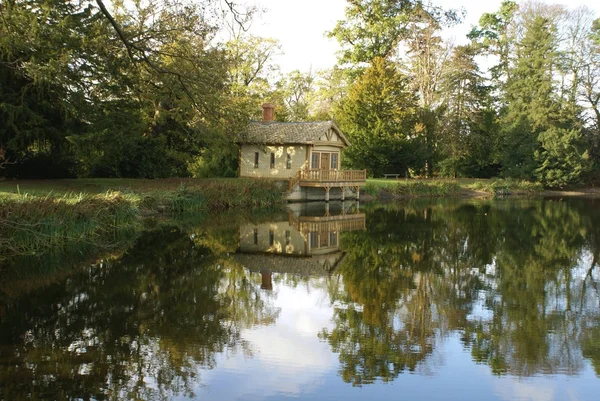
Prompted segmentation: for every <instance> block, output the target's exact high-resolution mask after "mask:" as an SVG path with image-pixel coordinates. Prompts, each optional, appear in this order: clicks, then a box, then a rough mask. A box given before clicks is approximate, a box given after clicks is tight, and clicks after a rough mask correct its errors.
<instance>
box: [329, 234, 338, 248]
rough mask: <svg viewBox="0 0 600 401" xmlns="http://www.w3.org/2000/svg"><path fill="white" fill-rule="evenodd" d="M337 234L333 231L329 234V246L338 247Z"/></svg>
mask: <svg viewBox="0 0 600 401" xmlns="http://www.w3.org/2000/svg"><path fill="white" fill-rule="evenodd" d="M337 238H338V236H337V233H336V232H335V231H332V232H330V233H329V246H336V245H337Z"/></svg>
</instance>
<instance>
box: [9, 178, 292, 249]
mask: <svg viewBox="0 0 600 401" xmlns="http://www.w3.org/2000/svg"><path fill="white" fill-rule="evenodd" d="M133 181H134V182H133V184H137V182H136V181H137V180H133ZM76 182H77V181H76ZM120 182H121V181H116V180H109V182H108V186H109V187H112V188H116V187H118V184H119V183H120ZM149 182H151V183H152V184H151V185H150V186H148V187H144V186H143V183H142V185H141V186H136V185H131V186H123V187H120V188H119V191H112V190H109V191H107V192H105V193H100V194H96V195H90V194H88V193H86V192H81V190H80V191H77V192H75V191H71V190H69V191H63V190H60V189H58V188H57V189H56V190H54V189H49V188H44V189H38V190H35V191H32V193H31V194H30V193H29V192H28V191H24V192H21V191H20V189H19V188H17V193H12V194H11V193H0V249H3V252H2V256H3V257H12V256H14V255H20V254H24V253H42V252H47V251H49V250H50V249H57V248H58V247H65V246H72V245H73V244H78V243H84V244H94V245H96V246H104V245H107V244H110V241H111V238H112V237H111V236H114V235H116V233H118V232H129V231H136V230H140V229H141V226H140V223H141V219H142V217H143V216H153V215H157V214H166V215H170V216H173V215H187V214H204V213H208V212H211V211H224V210H228V209H238V210H245V209H246V210H250V209H253V208H261V207H268V206H274V205H278V204H279V203H280V202H281V189H280V188H279V187H278V186H277V185H276V184H275V183H273V182H272V181H267V180H252V179H248V180H244V179H235V180H201V181H200V180H193V181H184V183H183V184H179V185H178V186H175V185H174V184H175V183H174V182H163V183H161V182H156V181H149ZM84 183H85V181H80V183H79V188H81V187H84V185H85V184H84ZM126 183H127V182H122V184H123V185H125V184H126ZM87 184H88V185H90V184H91V183H87ZM161 184H162V185H161ZM138 185H139V184H138ZM100 187H101V188H102V187H104V185H100ZM169 187H171V188H169ZM71 188H77V185H75V186H73V187H71Z"/></svg>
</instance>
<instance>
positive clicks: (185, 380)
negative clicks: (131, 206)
mask: <svg viewBox="0 0 600 401" xmlns="http://www.w3.org/2000/svg"><path fill="white" fill-rule="evenodd" d="M214 242H218V243H223V241H219V240H218V239H215V238H211V237H210V236H209V235H208V234H207V233H206V232H200V233H197V234H195V235H191V236H190V235H188V234H186V233H184V232H181V231H180V230H178V229H168V230H167V229H165V230H161V231H159V232H155V233H151V234H146V235H144V236H142V237H141V238H140V239H139V241H138V243H137V245H136V246H135V247H134V248H132V249H131V250H130V251H129V252H128V253H127V254H125V255H124V256H123V257H122V258H121V259H120V260H119V261H117V262H100V263H98V264H97V265H94V266H91V267H89V268H87V269H85V271H83V272H81V273H80V274H78V275H75V276H72V277H71V278H70V279H68V280H67V281H66V282H62V283H60V284H53V285H50V286H49V287H47V288H46V289H44V290H43V291H38V293H37V295H36V296H35V297H31V298H28V299H23V300H20V301H19V302H17V303H15V304H14V305H13V306H11V307H9V310H8V312H7V313H6V316H5V318H4V319H3V320H2V321H1V322H0V362H1V363H0V383H2V384H1V385H0V395H2V397H3V399H10V400H19V399H31V398H33V399H57V400H62V399H115V400H117V399H144V400H149V399H171V398H172V397H173V396H174V395H185V396H192V395H193V389H194V387H195V385H197V384H198V382H199V379H200V378H199V374H200V372H201V370H200V368H211V367H214V365H215V354H216V353H218V352H222V351H224V350H225V349H227V350H230V351H234V352H235V351H241V352H245V353H251V352H252V349H251V348H250V346H249V344H247V343H246V342H245V341H244V340H243V339H242V338H241V336H240V332H241V330H242V329H243V328H246V327H250V326H252V325H256V324H270V323H272V322H273V321H274V320H275V318H276V317H277V314H278V313H279V311H278V310H277V309H275V308H274V307H273V306H272V302H270V300H269V299H268V298H266V297H267V296H268V294H266V293H264V292H262V291H260V277H258V276H257V275H249V274H248V273H247V272H245V271H243V270H242V269H241V268H240V267H239V266H236V265H234V264H231V263H230V262H229V261H228V259H227V258H222V257H221V256H219V255H220V254H215V253H214V252H212V251H211V249H210V248H209V247H207V244H210V243H214ZM15 344H17V346H15ZM0 398H1V397H0Z"/></svg>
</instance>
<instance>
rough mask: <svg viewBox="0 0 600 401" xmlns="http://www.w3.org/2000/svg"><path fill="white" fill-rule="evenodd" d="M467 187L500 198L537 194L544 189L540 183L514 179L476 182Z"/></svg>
mask: <svg viewBox="0 0 600 401" xmlns="http://www.w3.org/2000/svg"><path fill="white" fill-rule="evenodd" d="M467 187H468V188H470V189H474V190H476V191H484V192H488V193H490V194H492V195H500V196H503V195H512V194H520V193H526V194H536V193H540V192H541V191H542V190H543V189H544V187H543V185H542V184H541V183H539V182H531V181H525V180H514V179H500V180H489V181H476V182H474V183H473V184H471V185H468V186H467Z"/></svg>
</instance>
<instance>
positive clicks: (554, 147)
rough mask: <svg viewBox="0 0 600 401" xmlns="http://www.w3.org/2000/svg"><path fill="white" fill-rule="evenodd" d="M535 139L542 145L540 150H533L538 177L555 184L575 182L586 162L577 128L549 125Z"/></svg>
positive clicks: (547, 182) (586, 156)
mask: <svg viewBox="0 0 600 401" xmlns="http://www.w3.org/2000/svg"><path fill="white" fill-rule="evenodd" d="M538 139H539V141H540V143H541V145H542V150H540V151H538V152H537V153H536V154H535V156H536V159H537V160H538V162H539V167H538V168H537V169H536V171H535V173H536V176H537V178H538V180H540V182H542V183H543V184H544V185H546V186H548V187H558V188H563V187H565V186H566V185H569V184H575V183H578V182H579V181H580V179H581V177H582V176H583V175H584V174H585V172H586V170H587V169H588V166H589V163H588V159H589V156H588V151H587V150H585V149H584V143H583V140H582V135H581V131H579V130H577V129H571V130H567V129H562V128H558V127H552V128H550V129H548V130H547V131H545V132H542V133H541V134H540V135H539V137H538Z"/></svg>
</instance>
